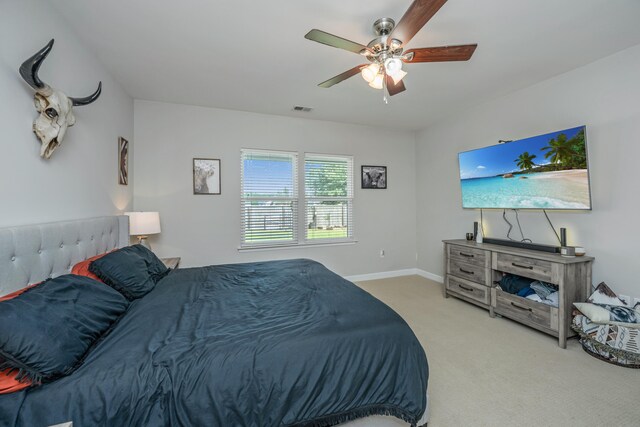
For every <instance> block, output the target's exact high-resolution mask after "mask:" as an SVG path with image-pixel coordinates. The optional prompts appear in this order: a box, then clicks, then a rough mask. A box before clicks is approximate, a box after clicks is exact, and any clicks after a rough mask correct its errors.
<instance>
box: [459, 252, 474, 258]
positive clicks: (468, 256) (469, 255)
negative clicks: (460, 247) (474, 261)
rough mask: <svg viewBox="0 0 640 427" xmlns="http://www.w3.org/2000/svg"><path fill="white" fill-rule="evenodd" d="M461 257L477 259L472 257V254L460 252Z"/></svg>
mask: <svg viewBox="0 0 640 427" xmlns="http://www.w3.org/2000/svg"><path fill="white" fill-rule="evenodd" d="M460 255H462V256H466V257H467V258H473V257H475V255H472V254H465V253H464V252H460Z"/></svg>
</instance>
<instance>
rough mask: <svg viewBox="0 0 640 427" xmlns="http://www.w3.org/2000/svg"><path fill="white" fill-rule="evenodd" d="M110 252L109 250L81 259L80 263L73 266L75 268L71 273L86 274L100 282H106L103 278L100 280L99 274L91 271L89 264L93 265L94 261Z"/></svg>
mask: <svg viewBox="0 0 640 427" xmlns="http://www.w3.org/2000/svg"><path fill="white" fill-rule="evenodd" d="M108 253H109V252H105V253H103V254H100V255H96V256H94V257H91V258H89V259H85V260H84V261H80V262H79V263H77V264H76V265H74V266H73V268H72V269H71V274H77V275H78V276H86V277H88V278H90V279H93V280H97V281H98V282H100V283H104V282H103V281H102V280H100V278H99V277H98V276H96V275H95V274H93V273H92V272H90V271H89V265H91V263H92V262H93V261H95V260H97V259H98V258H102V257H103V256H105V255H106V254H108Z"/></svg>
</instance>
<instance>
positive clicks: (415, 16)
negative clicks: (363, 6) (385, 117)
mask: <svg viewBox="0 0 640 427" xmlns="http://www.w3.org/2000/svg"><path fill="white" fill-rule="evenodd" d="M446 2H447V0H414V2H413V3H412V4H411V6H409V9H407V11H406V12H405V14H404V16H403V17H402V19H401V20H400V23H399V24H398V25H396V23H395V21H394V20H393V19H391V18H380V19H378V20H377V21H376V22H374V23H373V31H374V33H375V35H376V36H377V37H376V38H374V39H373V40H371V41H370V42H369V44H368V45H367V46H364V45H362V44H359V43H356V42H352V41H351V40H347V39H344V38H342V37H338V36H335V35H333V34H329V33H327V32H324V31H321V30H317V29H313V30H311V31H309V32H308V33H307V34H306V35H305V38H307V39H309V40H312V41H315V42H318V43H322V44H326V45H328V46H332V47H337V48H339V49H344V50H348V51H350V52H353V53H357V54H359V55H361V56H364V57H365V58H367V60H369V62H370V63H371V64H369V65H367V64H362V65H358V66H356V67H354V68H352V69H351V70H348V71H345V72H344V73H342V74H339V75H337V76H335V77H332V78H331V79H329V80H326V81H324V82H322V83H320V84H319V85H318V86H320V87H324V88H329V87H331V86H333V85H336V84H338V83H340V82H341V81H344V80H346V79H348V78H350V77H353V76H354V75H356V74H358V73H359V74H360V75H361V76H362V78H363V79H364V80H365V81H366V82H367V83H369V86H371V87H372V88H374V89H386V91H385V95H384V101H385V102H387V97H386V92H388V93H389V95H390V96H394V95H397V94H398V93H401V92H403V91H404V90H406V88H405V86H404V83H403V81H402V79H404V77H405V76H406V75H407V72H406V71H405V70H403V64H405V63H417V62H444V61H468V60H469V59H470V58H471V55H473V52H474V51H475V49H476V47H477V45H476V44H471V45H461V46H442V47H427V48H418V49H411V50H410V51H407V52H404V47H405V45H406V44H407V43H409V41H410V40H411V39H412V38H413V36H415V35H416V33H417V32H418V31H419V30H420V29H421V28H422V27H423V26H424V25H425V24H426V23H427V22H428V21H429V20H430V19H431V18H432V17H433V15H435V14H436V12H437V11H438V10H440V8H441V7H442V6H443V5H444V4H445V3H446Z"/></svg>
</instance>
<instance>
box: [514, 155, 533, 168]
mask: <svg viewBox="0 0 640 427" xmlns="http://www.w3.org/2000/svg"><path fill="white" fill-rule="evenodd" d="M536 157H537V156H536V155H535V154H529V152H528V151H525V152H524V153H522V154H520V155H519V156H518V158H517V159H515V160H514V162H516V163H517V165H518V167H519V168H520V170H530V169H531V168H533V167H534V166H535V165H536V164H535V163H533V159H535V158H536Z"/></svg>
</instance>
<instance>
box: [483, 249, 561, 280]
mask: <svg viewBox="0 0 640 427" xmlns="http://www.w3.org/2000/svg"><path fill="white" fill-rule="evenodd" d="M494 256H495V258H494V260H495V262H494V265H493V268H494V270H499V271H504V272H506V273H513V274H517V275H519V276H524V277H529V278H531V279H536V280H542V281H543V282H549V283H554V281H553V278H552V276H553V275H552V271H551V269H552V267H551V264H552V263H551V262H550V261H544V260H540V259H535V258H527V257H523V256H517V255H509V254H503V253H494ZM556 284H557V283H556Z"/></svg>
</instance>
